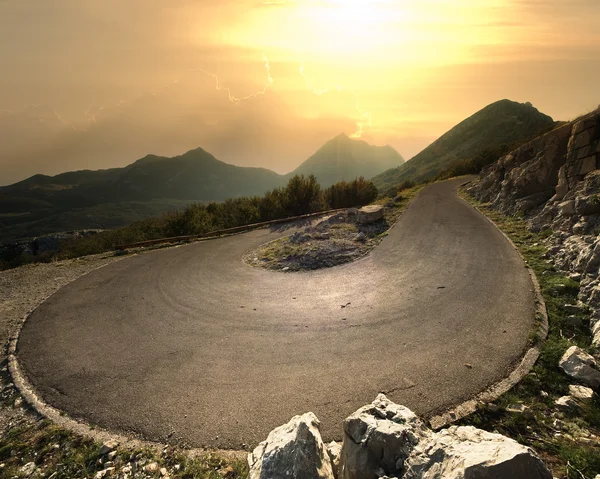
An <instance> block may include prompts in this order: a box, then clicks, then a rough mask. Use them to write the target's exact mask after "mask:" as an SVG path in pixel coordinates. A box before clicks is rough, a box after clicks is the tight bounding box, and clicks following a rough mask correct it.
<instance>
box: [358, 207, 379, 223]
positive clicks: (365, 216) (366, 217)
mask: <svg viewBox="0 0 600 479" xmlns="http://www.w3.org/2000/svg"><path fill="white" fill-rule="evenodd" d="M382 218H383V206H381V205H369V206H363V207H362V208H361V209H360V210H358V215H357V217H356V221H357V222H358V223H361V224H369V223H375V221H378V220H380V219H382Z"/></svg>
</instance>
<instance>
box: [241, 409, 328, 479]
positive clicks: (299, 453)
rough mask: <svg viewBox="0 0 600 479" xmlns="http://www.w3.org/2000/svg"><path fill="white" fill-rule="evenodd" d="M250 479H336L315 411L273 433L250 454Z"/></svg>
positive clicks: (297, 417)
mask: <svg viewBox="0 0 600 479" xmlns="http://www.w3.org/2000/svg"><path fill="white" fill-rule="evenodd" d="M248 465H249V466H250V474H249V475H248V478H249V479H276V478H289V479H292V478H298V479H334V476H333V469H332V467H331V461H330V459H329V453H328V451H327V448H326V447H325V444H323V440H322V439H321V434H320V432H319V420H318V419H317V417H316V416H315V415H314V414H313V413H312V412H309V413H306V414H303V415H302V416H295V417H293V418H292V420H291V421H290V422H288V423H287V424H284V425H283V426H280V427H278V428H277V429H274V430H273V431H271V432H270V434H269V436H268V437H267V440H266V441H263V442H261V443H260V444H259V445H258V446H257V447H256V449H254V451H252V453H250V454H249V455H248Z"/></svg>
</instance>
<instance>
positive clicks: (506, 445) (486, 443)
mask: <svg viewBox="0 0 600 479" xmlns="http://www.w3.org/2000/svg"><path fill="white" fill-rule="evenodd" d="M438 478H444V479H500V478H507V479H508V478H510V479H551V478H552V474H551V473H550V471H549V470H548V469H547V468H546V466H545V465H544V464H543V463H542V461H541V460H540V459H539V458H538V457H537V456H536V455H535V453H534V452H533V451H532V450H531V449H529V448H527V447H525V446H522V445H521V444H519V443H518V442H516V441H514V440H512V439H509V438H507V437H504V436H501V435H500V434H492V433H489V432H486V431H482V430H480V429H477V428H474V427H472V426H463V427H457V426H452V427H450V428H448V429H445V430H442V431H440V432H439V433H437V434H434V435H432V436H431V437H430V438H429V439H428V440H424V441H421V442H420V443H419V444H418V445H417V446H416V448H415V449H414V451H413V453H412V454H411V456H410V457H409V459H408V460H407V461H406V473H405V474H404V476H403V479H438Z"/></svg>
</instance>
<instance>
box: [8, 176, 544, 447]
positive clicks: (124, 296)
mask: <svg viewBox="0 0 600 479" xmlns="http://www.w3.org/2000/svg"><path fill="white" fill-rule="evenodd" d="M459 183H460V180H453V181H447V182H444V183H438V184H434V185H432V186H429V187H427V188H426V189H424V190H423V191H422V192H421V193H420V194H419V195H418V196H417V197H416V198H415V199H414V200H413V202H412V203H411V204H410V206H409V207H408V209H407V210H406V212H405V213H404V214H403V216H402V217H401V218H400V220H399V221H398V223H397V224H396V226H395V227H394V228H393V229H392V230H391V231H390V234H389V236H388V237H387V238H385V239H384V241H383V242H382V243H381V244H380V245H379V246H378V247H377V248H376V249H375V250H374V251H373V252H372V253H371V254H370V255H369V256H367V257H366V258H363V259H361V260H359V261H356V262H354V263H350V264H347V265H344V266H339V267H335V268H330V269H324V270H319V271H315V272H309V273H278V272H271V271H266V270H262V269H258V268H252V267H249V266H247V265H245V264H244V263H243V262H242V261H241V257H242V255H243V253H244V252H246V251H247V250H248V249H251V248H254V247H256V246H258V245H260V244H262V243H265V242H267V241H270V240H272V239H274V238H276V237H278V236H282V235H284V234H286V233H285V232H281V231H279V232H272V231H269V230H258V231H252V232H249V233H245V234H241V235H236V236H231V237H227V238H222V239H218V240H213V241H205V242H199V243H195V244H191V245H188V246H183V247H179V248H172V249H165V250H157V251H154V252H151V253H147V254H143V255H139V256H134V257H132V258H128V259H125V260H123V261H119V262H116V263H113V264H110V265H108V266H106V267H104V268H101V269H99V270H96V271H94V272H92V273H90V274H88V275H87V276H84V277H82V278H80V279H79V280H77V281H74V282H73V283H71V284H69V285H68V286H66V287H64V288H62V289H61V290H59V291H58V292H57V293H56V294H55V295H53V296H52V297H51V298H50V299H48V300H47V301H46V302H45V303H43V304H42V305H41V306H40V307H39V308H38V309H37V310H36V311H34V312H33V314H32V315H31V316H30V318H29V319H28V320H27V322H26V323H25V325H24V327H23V330H22V332H21V336H20V339H19V343H18V348H17V355H18V358H19V359H20V361H21V364H22V366H23V368H24V371H25V373H26V374H27V376H28V377H29V379H30V381H31V382H32V384H33V386H34V387H35V388H36V389H37V391H38V393H39V394H40V395H41V396H42V397H43V398H44V399H45V400H46V401H47V402H48V403H50V404H51V405H53V406H55V407H57V408H59V409H61V410H64V411H66V412H67V413H68V414H69V415H71V416H73V417H75V418H80V419H84V420H87V421H89V422H90V423H92V424H96V425H99V426H103V427H107V428H109V429H115V430H119V431H122V432H134V433H137V434H142V435H144V436H145V437H146V438H148V439H153V440H159V441H167V440H169V441H179V442H184V443H185V444H187V445H194V446H212V447H219V448H240V447H241V446H242V444H248V445H250V446H254V445H255V444H256V443H258V442H259V441H261V440H263V439H264V438H265V437H266V436H267V434H268V432H269V431H270V430H271V429H273V428H274V427H276V426H278V425H280V424H282V423H284V422H287V421H288V420H289V419H290V418H291V417H292V416H294V415H295V414H300V413H303V412H307V411H313V412H314V413H315V414H316V415H317V416H318V417H319V418H320V419H321V422H322V432H323V435H324V439H325V440H331V439H340V438H341V435H342V429H341V424H342V420H343V418H345V417H346V416H347V415H348V414H350V413H351V412H353V411H354V410H356V409H357V408H358V407H360V406H362V405H364V404H366V403H368V402H370V401H371V400H372V399H373V398H374V397H375V395H376V394H377V393H378V392H385V393H386V394H387V395H388V396H389V397H390V398H391V399H392V400H394V401H396V402H399V403H401V404H405V405H406V406H408V407H410V408H412V409H413V410H415V411H417V412H418V413H421V414H428V413H432V412H434V411H439V410H440V409H442V408H444V407H447V406H450V405H453V404H456V403H458V402H461V401H462V400H464V399H467V398H468V397H470V396H472V395H474V394H475V393H477V392H479V391H481V390H482V389H484V388H485V387H486V386H488V385H490V384H492V383H494V382H496V381H498V380H500V379H501V378H503V377H505V376H506V375H507V373H508V372H509V371H510V370H511V368H512V367H513V366H514V365H515V363H516V362H517V361H518V360H519V359H520V357H521V355H522V354H523V351H524V349H525V347H526V344H527V338H528V333H529V331H530V330H531V328H532V326H533V323H534V309H533V305H534V295H533V292H532V288H533V287H532V283H531V280H530V277H529V274H528V272H527V270H526V268H524V265H523V262H522V260H521V258H520V257H519V255H518V254H517V253H516V251H515V250H514V249H513V247H512V246H511V245H510V244H509V242H508V241H507V240H506V239H505V238H504V237H503V236H502V234H501V233H500V232H499V231H498V230H497V229H496V228H495V227H494V226H493V225H492V224H491V223H490V222H488V221H487V220H486V219H485V218H484V217H483V216H481V215H480V214H479V213H478V212H477V211H476V210H474V209H473V208H472V207H471V206H469V205H468V204H467V203H466V202H464V201H463V200H461V199H459V198H458V197H457V196H456V187H457V185H458V184H459ZM287 234H289V232H287ZM467 365H472V367H468V366H467Z"/></svg>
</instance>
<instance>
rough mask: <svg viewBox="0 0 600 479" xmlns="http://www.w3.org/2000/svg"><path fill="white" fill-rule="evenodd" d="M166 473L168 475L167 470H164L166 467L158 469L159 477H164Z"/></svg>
mask: <svg viewBox="0 0 600 479" xmlns="http://www.w3.org/2000/svg"><path fill="white" fill-rule="evenodd" d="M168 473H169V471H167V468H166V467H161V468H160V475H161V476H163V477H164V476H166V475H167V474H168Z"/></svg>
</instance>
